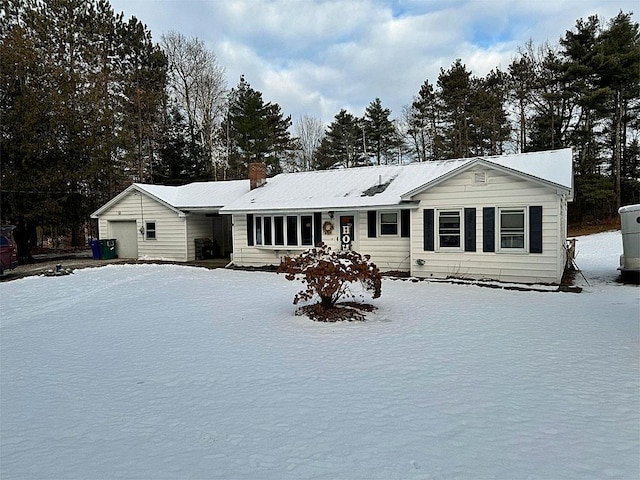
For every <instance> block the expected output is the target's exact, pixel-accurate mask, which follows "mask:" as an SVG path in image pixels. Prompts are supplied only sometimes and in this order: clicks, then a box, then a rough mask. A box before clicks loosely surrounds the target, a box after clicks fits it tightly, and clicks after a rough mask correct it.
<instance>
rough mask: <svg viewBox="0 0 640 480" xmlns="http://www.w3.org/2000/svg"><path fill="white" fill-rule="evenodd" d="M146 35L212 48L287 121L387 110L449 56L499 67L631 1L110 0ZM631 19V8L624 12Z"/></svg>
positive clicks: (479, 66)
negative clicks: (377, 107)
mask: <svg viewBox="0 0 640 480" xmlns="http://www.w3.org/2000/svg"><path fill="white" fill-rule="evenodd" d="M111 3H112V5H113V6H114V9H115V10H116V11H120V10H124V11H125V16H127V17H128V16H131V15H135V16H137V17H138V18H139V19H140V20H142V21H143V22H144V23H146V24H147V25H148V26H149V28H150V29H151V31H152V33H153V36H154V38H155V39H159V38H160V35H161V33H163V32H166V31H169V30H175V31H179V32H181V33H183V34H185V35H187V36H196V37H198V38H200V39H202V40H203V41H205V43H206V44H207V45H208V46H209V47H210V48H212V49H213V50H214V51H215V53H216V55H217V57H218V60H219V61H220V63H221V65H222V66H224V67H225V69H226V71H227V73H228V83H229V86H230V87H233V86H235V85H236V84H237V82H238V79H239V76H240V75H241V74H245V75H246V78H247V80H248V81H249V82H250V83H251V85H252V87H253V88H255V89H257V90H260V91H262V93H263V96H264V98H265V100H267V101H274V102H277V103H279V104H280V105H281V107H282V109H283V111H284V112H285V114H291V115H292V117H293V118H297V117H298V116H300V115H303V114H308V115H312V116H316V117H320V118H322V120H323V121H325V122H328V121H331V120H332V118H333V116H334V115H335V114H336V113H338V111H339V110H340V109H341V108H346V109H348V110H350V111H351V112H352V113H353V114H355V115H362V114H363V112H364V108H365V107H366V106H367V105H368V104H369V103H370V102H371V101H372V100H374V99H375V98H376V97H379V98H380V99H381V101H382V103H383V105H384V106H386V107H388V108H391V109H392V111H393V115H399V114H400V111H401V108H402V106H403V105H406V104H409V103H410V102H411V100H412V97H413V96H414V95H415V94H417V92H418V90H419V88H420V85H421V84H422V83H423V82H424V81H425V80H427V79H428V80H429V81H430V82H432V83H435V82H436V81H437V77H438V74H439V72H440V69H441V68H443V69H445V70H447V69H448V68H449V67H450V66H451V64H452V63H453V62H454V61H455V60H456V59H457V58H460V59H461V60H462V62H463V63H464V64H465V65H467V68H468V69H469V70H471V71H472V72H473V73H474V74H475V75H478V76H483V75H485V74H486V73H487V72H489V71H490V70H491V69H493V68H496V67H500V68H502V69H506V68H507V67H508V64H509V63H510V62H511V60H512V58H513V57H514V56H515V54H516V49H517V48H518V47H519V46H523V45H524V44H525V43H526V42H527V41H528V40H529V39H532V40H533V42H534V44H535V45H541V44H542V43H543V42H545V41H547V40H548V41H550V42H551V43H556V42H557V41H558V39H559V38H560V37H561V36H563V35H564V33H565V31H566V30H569V29H572V28H573V26H574V25H575V22H576V20H577V19H578V18H585V19H586V18H587V17H588V16H589V15H592V14H598V15H600V16H602V17H604V18H605V19H610V18H612V17H613V16H615V15H616V14H617V13H618V11H620V10H621V9H622V10H623V11H625V12H627V11H630V10H633V8H634V7H635V8H637V7H636V1H635V0H619V1H618V2H615V4H614V3H613V2H602V1H601V0H539V1H537V2H522V1H520V0H484V1H480V0H440V1H430V2H424V1H420V0H395V1H393V2H388V1H384V0H335V1H312V0H271V1H264V0H262V1H260V0H236V1H229V2H223V1H218V0H200V1H198V0H182V1H180V2H178V1H173V0H157V1H154V2H151V1H146V0H112V2H111ZM635 20H636V21H637V17H635Z"/></svg>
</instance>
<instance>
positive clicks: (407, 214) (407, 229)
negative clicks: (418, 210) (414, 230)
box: [400, 210, 411, 237]
mask: <svg viewBox="0 0 640 480" xmlns="http://www.w3.org/2000/svg"><path fill="white" fill-rule="evenodd" d="M400 236H401V237H410V236H411V210H400Z"/></svg>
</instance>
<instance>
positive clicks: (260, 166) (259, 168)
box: [249, 163, 267, 190]
mask: <svg viewBox="0 0 640 480" xmlns="http://www.w3.org/2000/svg"><path fill="white" fill-rule="evenodd" d="M266 181H267V166H266V165H265V164H264V163H250V164H249V189H250V190H253V189H254V188H258V187H260V186H262V185H263V184H264V183H265V182H266Z"/></svg>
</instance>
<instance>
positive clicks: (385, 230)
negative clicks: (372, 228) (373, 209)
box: [380, 212, 398, 235]
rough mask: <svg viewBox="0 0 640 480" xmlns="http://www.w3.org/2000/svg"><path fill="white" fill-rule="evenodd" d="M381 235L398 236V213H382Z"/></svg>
mask: <svg viewBox="0 0 640 480" xmlns="http://www.w3.org/2000/svg"><path fill="white" fill-rule="evenodd" d="M380 235H398V212H380Z"/></svg>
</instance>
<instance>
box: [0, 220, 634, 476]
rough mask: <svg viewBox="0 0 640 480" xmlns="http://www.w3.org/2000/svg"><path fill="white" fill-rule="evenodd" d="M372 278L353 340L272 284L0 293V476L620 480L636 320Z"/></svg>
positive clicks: (629, 464)
mask: <svg viewBox="0 0 640 480" xmlns="http://www.w3.org/2000/svg"><path fill="white" fill-rule="evenodd" d="M620 250H621V241H620V234H619V232H610V233H606V234H600V235H593V236H588V237H581V238H580V239H579V241H578V257H577V263H578V265H579V266H580V267H581V268H582V269H583V270H584V273H585V277H586V279H587V280H588V282H589V284H588V285H587V283H586V282H585V281H584V279H581V278H580V279H579V281H580V282H582V284H583V285H582V286H583V287H584V291H583V293H580V294H575V293H549V292H547V293H541V292H519V291H509V290H497V289H488V288H481V287H477V286H473V285H450V284H442V283H434V282H418V283H413V282H410V281H400V280H395V281H394V280H385V281H384V282H383V290H382V297H381V298H380V299H378V300H375V301H374V302H373V303H374V304H375V305H376V306H377V307H378V310H377V312H376V313H375V314H372V315H371V314H370V315H369V320H368V321H367V322H364V323H342V324H323V323H314V322H311V321H309V320H308V319H306V318H305V317H298V316H295V315H294V311H295V307H294V306H293V305H292V304H291V301H292V298H293V295H294V293H295V291H297V290H298V289H299V287H300V285H299V284H294V283H292V282H287V281H286V280H285V279H284V277H283V276H282V275H276V274H273V273H260V272H239V271H228V270H206V269H200V268H190V267H180V266H155V265H122V266H115V265H112V266H107V267H102V268H93V269H85V270H78V271H76V273H75V274H73V275H69V276H64V277H54V278H49V277H31V278H25V279H21V280H16V281H13V282H5V283H2V284H0V299H1V301H2V322H1V324H0V350H1V351H0V361H1V363H0V442H1V443H0V478H2V479H3V480H9V479H27V478H28V479H53V478H55V479H80V478H82V479H97V478H101V479H134V478H135V479H164V478H172V479H187V478H191V479H205V478H206V479H212V478H220V479H305V478H314V479H334V478H344V479H449V478H473V479H485V478H493V479H520V478H528V479H534V478H541V479H567V478H572V479H607V478H611V479H636V478H638V477H639V476H640V460H639V458H640V442H639V439H640V380H639V375H638V362H639V358H638V346H639V323H640V321H639V313H640V300H639V289H638V287H637V286H629V285H622V284H619V283H617V282H616V281H615V278H616V276H617V272H616V270H615V269H616V267H617V264H618V263H617V262H618V255H619V253H620Z"/></svg>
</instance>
